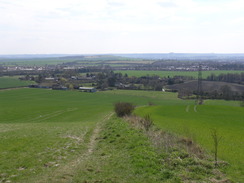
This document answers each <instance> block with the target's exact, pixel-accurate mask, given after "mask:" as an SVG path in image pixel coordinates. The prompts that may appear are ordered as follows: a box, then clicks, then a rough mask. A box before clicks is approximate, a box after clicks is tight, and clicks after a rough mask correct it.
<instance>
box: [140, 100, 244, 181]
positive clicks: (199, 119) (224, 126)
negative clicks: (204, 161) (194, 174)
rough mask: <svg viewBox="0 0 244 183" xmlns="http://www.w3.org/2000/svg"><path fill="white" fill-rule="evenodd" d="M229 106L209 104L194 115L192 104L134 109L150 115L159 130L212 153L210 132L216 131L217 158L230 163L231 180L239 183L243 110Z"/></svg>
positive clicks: (241, 162) (242, 169)
mask: <svg viewBox="0 0 244 183" xmlns="http://www.w3.org/2000/svg"><path fill="white" fill-rule="evenodd" d="M208 103H209V104H208ZM223 104H226V105H223ZM228 105H229V106H228ZM230 105H236V102H235V103H233V102H230V103H228V102H221V101H220V103H219V101H209V102H207V104H205V105H203V106H198V107H197V112H195V111H194V105H182V106H180V105H178V106H169V105H165V106H153V107H143V108H138V109H137V113H138V114H140V115H145V114H151V115H152V117H153V119H154V120H155V123H156V124H157V125H158V126H159V127H160V128H162V129H164V130H169V131H171V132H174V133H177V134H181V135H183V136H187V137H190V138H192V139H194V140H195V141H196V142H197V143H199V144H201V145H202V146H203V147H205V148H206V149H207V150H208V151H209V152H212V151H213V141H212V138H211V129H214V128H215V129H217V131H218V133H219V136H222V140H221V142H220V146H219V158H220V159H222V160H225V161H227V162H229V163H230V164H231V168H230V169H229V170H227V172H228V173H229V174H230V175H231V176H232V177H233V178H234V179H235V180H239V181H241V180H244V177H243V174H244V167H243V165H244V162H243V160H244V156H243V155H244V146H243V141H242V140H241V137H242V136H243V132H244V128H243V119H244V108H240V107H235V106H230Z"/></svg>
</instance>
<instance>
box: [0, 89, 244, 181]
mask: <svg viewBox="0 0 244 183" xmlns="http://www.w3.org/2000/svg"><path fill="white" fill-rule="evenodd" d="M0 101H1V103H0V116H1V119H0V138H1V142H0V161H1V164H0V171H1V174H0V181H2V182H6V181H12V182H69V181H71V180H73V181H75V182H85V181H87V182H95V181H104V182H149V181H151V182H160V181H159V180H161V181H162V180H168V182H175V181H178V182H179V180H180V179H179V178H180V177H177V175H178V174H179V171H180V173H182V170H172V172H173V171H174V173H170V172H169V170H167V171H166V170H165V168H166V167H164V166H162V163H160V161H159V156H158V155H157V154H156V153H155V151H154V149H153V148H152V147H151V145H150V142H149V141H148V139H147V138H146V137H144V136H143V135H142V134H141V132H140V131H137V130H134V129H131V128H130V127H129V126H128V125H127V124H126V123H125V122H124V121H123V120H121V119H117V118H116V117H115V116H113V104H114V103H115V102H118V101H124V102H131V103H133V104H135V105H137V106H138V108H137V109H136V113H137V114H139V115H142V116H144V115H145V114H148V113H149V114H151V116H152V118H153V120H154V122H155V124H156V125H157V126H158V127H160V128H161V129H163V130H166V131H170V132H171V133H176V134H180V135H183V136H189V137H191V138H193V139H194V140H195V141H196V142H198V143H199V144H201V145H202V146H203V147H204V148H205V149H206V151H207V152H209V153H210V154H211V153H212V142H211V139H210V137H209V136H210V135H209V134H210V129H211V128H217V130H218V132H219V133H220V135H221V136H223V140H222V141H221V144H220V152H219V157H220V159H221V160H224V161H227V162H228V163H230V166H228V167H227V168H226V172H227V173H228V177H231V178H232V179H233V180H236V181H241V180H243V177H241V175H242V174H241V173H243V162H242V161H241V160H242V159H243V155H242V154H244V153H243V149H244V148H243V144H242V142H241V141H240V140H239V139H240V137H241V136H242V133H243V123H242V122H243V114H244V113H243V112H244V111H243V110H244V109H243V108H240V107H239V106H238V102H233V101H232V102H227V101H212V100H211V101H207V102H206V104H205V105H203V106H198V108H197V112H194V105H193V104H194V101H190V100H180V99H178V98H177V94H176V93H162V92H153V91H130V90H128V91H126V90H113V91H104V92H97V93H82V92H77V91H53V90H43V89H27V88H26V89H18V90H4V91H0ZM149 103H150V104H153V105H150V106H148V104H149ZM139 106H141V107H139ZM188 106H189V107H188ZM223 111H224V112H223ZM199 129H201V130H199ZM138 144H140V145H138ZM141 152H144V153H141ZM160 157H161V156H160ZM238 160H239V161H238ZM190 166H191V165H189V167H190ZM194 166H196V165H194ZM192 168H193V167H192ZM193 169H194V168H193ZM201 171H202V172H205V173H203V175H202V174H201V176H203V177H204V176H206V172H209V171H207V169H204V168H203V169H201ZM197 174H199V172H198V173H196V174H190V175H191V176H192V177H195V178H196V177H197V179H199V180H200V179H201V178H202V177H199V175H200V174H199V175H197ZM185 176H186V175H185ZM188 176H189V175H188ZM211 176H212V175H211Z"/></svg>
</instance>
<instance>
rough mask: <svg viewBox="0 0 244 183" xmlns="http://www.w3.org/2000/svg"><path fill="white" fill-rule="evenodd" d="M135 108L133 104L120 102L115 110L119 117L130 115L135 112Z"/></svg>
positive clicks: (115, 106)
mask: <svg viewBox="0 0 244 183" xmlns="http://www.w3.org/2000/svg"><path fill="white" fill-rule="evenodd" d="M134 108H135V107H134V106H133V104H131V103H126V102H118V103H116V104H115V105H114V110H115V112H116V115H117V116H118V117H123V116H126V115H130V114H131V113H132V112H133V110H134Z"/></svg>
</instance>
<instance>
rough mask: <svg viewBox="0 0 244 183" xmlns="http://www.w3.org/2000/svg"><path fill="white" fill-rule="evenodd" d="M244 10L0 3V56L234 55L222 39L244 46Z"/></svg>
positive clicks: (101, 1) (36, 0)
mask: <svg viewBox="0 0 244 183" xmlns="http://www.w3.org/2000/svg"><path fill="white" fill-rule="evenodd" d="M243 9H244V3H243V1H241V0H224V1H220V0H219V1H204V0H150V1H144V0H51V1H50V0H42V1H40V0H21V1H20V0H11V1H6V0H5V1H3V0H0V17H1V18H0V41H1V43H4V45H6V46H5V47H4V48H1V47H0V54H1V53H6V52H12V53H15V52H20V51H24V52H26V53H28V52H38V51H40V52H44V51H45V50H46V52H48V51H50V50H51V51H52V52H56V53H62V52H64V53H68V52H78V51H79V50H80V52H81V53H82V51H84V52H93V53H94V52H111V51H116V52H139V51H141V52H142V51H144V52H158V51H160V50H161V52H164V50H165V51H166V52H167V51H174V52H177V51H179V52H183V51H186V52H187V50H188V52H191V48H192V49H193V48H194V49H197V48H198V49H199V51H198V52H204V50H207V51H208V52H217V51H215V50H217V49H218V48H217V47H224V46H225V47H226V49H224V48H223V49H221V50H228V49H229V50H230V49H231V47H230V45H228V44H226V45H225V44H220V43H221V39H223V37H225V39H226V40H231V43H233V45H234V42H235V43H236V45H241V44H242V43H239V42H238V41H239V40H241V38H240V37H244V36H243V35H242V34H243V32H244V25H243V22H244V21H243V17H244V12H243ZM233 34H234V35H235V36H233ZM230 35H232V36H230ZM213 39H214V40H216V41H215V43H214V44H213V43H211V44H209V42H210V41H211V40H213ZM242 40H243V39H242ZM162 43H163V44H162ZM198 43H199V45H204V46H196V45H197V44H198ZM13 45H15V46H13ZM20 45H21V46H20ZM67 45H74V46H73V47H70V46H67ZM84 45H85V46H84ZM94 45H96V46H94ZM115 45H116V46H115ZM130 45H131V46H130ZM167 45H168V46H167ZM20 47H24V48H20ZM7 48H8V49H7ZM11 48H12V49H11ZM18 48H19V49H18ZM39 48H40V49H39ZM80 48H82V49H80ZM243 48H244V46H243ZM243 48H242V49H243ZM174 49H175V50H174ZM180 49H182V51H180ZM200 49H203V51H201V50H200ZM209 49H211V50H212V51H209ZM235 49H236V47H235ZM30 50H31V51H30ZM136 50H138V51H136ZM147 50H148V51H147ZM154 50H155V51H154ZM239 50H240V49H239ZM231 52H233V51H231ZM242 52H244V50H243V51H242Z"/></svg>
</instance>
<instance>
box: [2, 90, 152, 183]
mask: <svg viewBox="0 0 244 183" xmlns="http://www.w3.org/2000/svg"><path fill="white" fill-rule="evenodd" d="M0 101H1V102H0V116H1V119H0V139H1V142H0V161H1V164H0V170H1V174H0V181H2V182H4V181H13V182H19V181H20V182H21V181H23V182H26V180H27V179H28V180H29V179H30V182H32V181H31V180H32V178H33V179H35V180H34V181H36V180H37V179H36V178H35V177H37V176H41V175H42V174H44V175H45V174H48V173H50V172H52V171H53V170H54V169H57V168H58V167H62V166H63V165H65V164H67V163H68V162H70V161H72V159H75V158H77V157H78V156H80V155H81V154H82V153H83V152H85V151H86V150H87V148H88V142H89V139H90V138H91V135H92V131H93V130H94V128H95V126H96V125H97V123H98V122H99V121H101V119H103V118H104V116H105V115H107V114H108V113H109V112H111V111H112V110H113V104H114V103H116V102H118V101H125V102H132V103H134V104H135V105H146V104H147V102H148V100H147V98H145V97H143V96H131V95H127V96H126V95H121V94H114V95H111V93H106V92H105V93H103V92H101V93H99V92H97V93H83V92H75V91H53V90H44V89H29V88H25V89H18V90H3V91H0Z"/></svg>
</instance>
